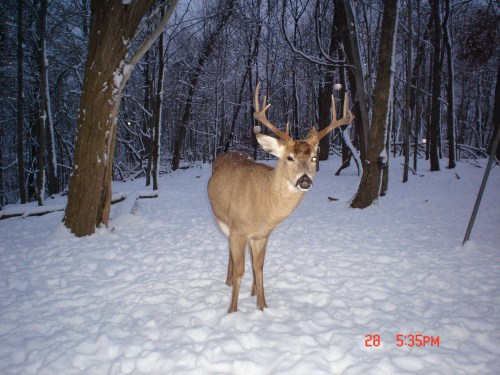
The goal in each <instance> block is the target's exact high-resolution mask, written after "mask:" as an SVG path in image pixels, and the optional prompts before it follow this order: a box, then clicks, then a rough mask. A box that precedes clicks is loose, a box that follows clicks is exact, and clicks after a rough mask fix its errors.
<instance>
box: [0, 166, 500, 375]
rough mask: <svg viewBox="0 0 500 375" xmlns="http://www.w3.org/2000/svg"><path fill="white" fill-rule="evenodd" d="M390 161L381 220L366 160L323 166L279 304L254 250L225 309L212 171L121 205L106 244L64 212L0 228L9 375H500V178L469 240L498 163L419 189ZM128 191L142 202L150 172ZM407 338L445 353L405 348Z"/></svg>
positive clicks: (270, 273)
mask: <svg viewBox="0 0 500 375" xmlns="http://www.w3.org/2000/svg"><path fill="white" fill-rule="evenodd" d="M390 162H391V181H390V185H389V191H388V195H387V196H386V197H384V198H381V199H380V201H379V202H378V204H376V205H374V206H372V207H369V208H367V209H364V210H357V209H351V208H349V205H348V202H349V200H350V199H351V198H352V196H353V195H354V193H355V191H356V188H357V185H358V181H359V180H358V179H359V177H357V171H356V168H354V167H351V168H349V169H347V170H344V171H343V172H342V174H341V175H340V176H339V177H335V176H334V173H335V171H336V170H337V169H338V167H339V166H340V163H341V161H340V159H335V160H332V161H328V162H322V163H321V170H320V171H319V172H318V174H317V176H316V180H315V184H314V187H313V188H312V189H311V191H309V192H308V193H306V194H305V198H304V200H303V202H302V204H301V205H300V206H299V207H298V208H297V210H296V211H295V212H294V213H293V214H292V215H291V216H290V217H289V218H288V219H287V220H286V221H285V222H284V223H282V224H281V226H280V227H278V228H277V229H276V231H275V232H274V233H273V234H272V235H271V238H270V241H269V245H268V250H267V257H266V263H265V266H264V269H265V272H264V274H265V275H264V285H265V288H266V300H267V303H268V306H269V308H268V309H265V310H264V311H263V312H262V311H259V310H257V309H256V306H255V304H256V301H255V297H251V296H250V288H251V283H252V277H251V271H250V269H251V268H250V264H249V259H248V257H247V272H246V273H245V276H244V278H243V282H242V289H241V292H240V299H239V305H238V308H239V310H238V312H236V313H234V314H227V313H226V311H227V308H228V306H229V300H230V294H231V290H230V288H228V287H227V286H226V285H225V284H224V280H225V276H226V270H227V260H228V244H227V240H226V239H225V237H224V236H223V235H222V234H221V233H220V232H219V231H218V229H217V227H216V224H215V222H214V220H213V218H212V214H211V211H210V206H209V203H208V200H207V194H206V184H207V181H208V178H209V176H210V166H208V165H206V166H203V168H201V169H200V168H194V169H190V170H187V171H178V172H175V173H171V174H168V175H166V176H163V177H161V179H160V190H159V191H158V194H159V197H158V198H154V199H139V200H137V201H136V200H135V199H130V200H129V199H127V200H125V201H124V202H122V203H118V204H115V205H113V206H112V212H111V217H112V221H111V224H110V227H109V228H98V230H97V232H96V234H95V235H93V236H90V237H84V238H75V237H74V236H72V235H71V234H70V233H69V232H68V230H67V229H66V228H65V227H64V226H63V224H62V223H61V219H62V216H63V212H54V213H51V214H47V215H45V216H42V217H25V218H18V217H16V218H11V219H6V220H0V373H1V374H3V375H8V374H401V373H405V374H412V373H419V374H423V373H426V374H428V373H432V374H493V373H497V371H498V368H499V366H500V314H499V310H500V293H499V280H500V262H499V260H500V252H499V249H500V246H499V243H500V241H499V237H500V235H499V231H498V222H499V219H500V201H499V199H498V191H499V188H500V171H499V168H498V167H495V168H494V169H493V170H492V173H491V175H490V179H489V181H488V186H487V187H486V191H485V196H484V197H483V200H482V204H481V207H480V210H479V214H478V217H477V219H476V223H475V226H474V229H473V231H472V235H471V241H469V242H467V243H466V246H464V247H462V246H461V242H462V239H463V235H464V232H465V228H466V226H467V223H468V220H469V217H470V213H471V211H472V207H473V205H474V201H475V197H476V194H477V191H478V189H479V185H480V182H481V178H482V175H483V173H484V168H482V169H480V168H477V167H475V166H473V165H472V164H468V163H458V167H457V168H456V169H454V170H448V169H444V170H442V171H440V172H433V173H431V172H427V171H426V172H420V173H419V175H418V176H415V175H411V176H410V180H409V182H408V183H406V184H402V183H400V182H399V181H400V179H401V175H402V165H401V164H402V159H397V160H396V161H394V159H390ZM424 163H425V162H423V161H420V166H419V169H420V170H424V169H426V168H428V166H427V165H426V166H424ZM482 165H483V167H484V166H485V165H486V163H485V162H484V163H482ZM455 173H457V174H458V175H459V176H460V179H458V178H457V177H456V175H455ZM113 188H114V192H115V193H119V192H127V194H128V195H129V196H130V197H137V196H139V195H140V193H139V192H141V191H143V190H144V180H141V179H139V180H135V181H132V182H127V183H114V185H113ZM134 192H136V193H135V194H134ZM329 196H334V197H335V198H338V199H339V200H338V201H336V202H331V201H329V200H328V199H327V197H329ZM61 203H64V198H61V197H58V198H56V199H53V200H49V201H47V202H46V207H47V208H48V207H50V205H51V204H53V205H60V204H61ZM14 208H15V207H10V208H9V209H14ZM399 334H401V335H406V336H408V335H411V334H413V335H417V334H421V335H422V336H421V337H434V338H436V337H439V346H437V345H433V346H431V345H430V344H427V345H426V346H413V347H409V346H402V347H399V346H397V341H396V336H397V335H399ZM367 335H372V336H371V337H370V336H367ZM375 335H380V345H379V346H367V345H370V344H374V343H375V342H376V341H373V340H370V338H373V337H375ZM406 341H407V342H409V340H408V339H407V340H406Z"/></svg>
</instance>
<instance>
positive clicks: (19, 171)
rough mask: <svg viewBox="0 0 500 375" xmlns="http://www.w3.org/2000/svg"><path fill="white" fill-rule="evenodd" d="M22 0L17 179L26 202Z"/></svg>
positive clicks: (19, 15) (19, 11)
mask: <svg viewBox="0 0 500 375" xmlns="http://www.w3.org/2000/svg"><path fill="white" fill-rule="evenodd" d="M23 4H24V3H23V0H18V1H17V181H18V184H19V195H20V197H21V203H26V199H27V193H26V184H25V182H24V93H23V10H24V6H23Z"/></svg>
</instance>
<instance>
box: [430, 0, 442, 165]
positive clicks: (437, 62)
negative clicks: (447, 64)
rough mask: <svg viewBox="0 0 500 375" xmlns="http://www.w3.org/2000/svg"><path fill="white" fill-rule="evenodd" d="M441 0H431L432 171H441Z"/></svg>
mask: <svg viewBox="0 0 500 375" xmlns="http://www.w3.org/2000/svg"><path fill="white" fill-rule="evenodd" d="M439 4H440V0H431V7H432V10H431V12H432V20H433V22H432V45H433V47H434V53H433V64H432V104H431V123H430V124H429V128H430V129H429V133H430V134H429V158H430V162H431V171H439V169H440V168H439V133H440V131H439V130H440V118H441V103H440V101H439V98H440V95H441V14H440V6H439Z"/></svg>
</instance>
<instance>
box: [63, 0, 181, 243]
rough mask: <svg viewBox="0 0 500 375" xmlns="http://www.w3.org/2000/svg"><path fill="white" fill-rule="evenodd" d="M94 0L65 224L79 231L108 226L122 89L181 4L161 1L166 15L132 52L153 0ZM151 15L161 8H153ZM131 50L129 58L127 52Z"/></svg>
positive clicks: (76, 231)
mask: <svg viewBox="0 0 500 375" xmlns="http://www.w3.org/2000/svg"><path fill="white" fill-rule="evenodd" d="M124 3H125V2H122V1H119V0H110V1H100V0H94V1H92V4H91V14H92V17H91V19H92V21H91V26H90V38H89V48H88V53H87V61H86V63H85V72H84V83H83V92H82V96H81V99H80V111H79V116H78V124H77V141H76V148H75V157H74V167H73V173H72V175H71V179H70V184H69V191H68V204H67V206H66V211H65V217H64V223H65V225H66V226H67V227H68V228H69V229H70V230H71V231H72V232H73V233H74V234H75V235H76V236H85V235H90V234H92V233H94V232H95V228H96V226H98V225H100V224H104V225H107V224H108V221H109V209H110V204H111V177H112V166H113V157H114V150H115V140H116V126H117V117H118V110H119V107H120V102H121V96H122V91H123V89H124V87H125V84H126V82H127V80H128V79H129V78H130V75H131V74H132V70H133V68H134V67H135V65H136V64H137V62H138V61H139V59H140V58H141V57H142V56H143V55H144V53H146V51H147V50H148V49H149V48H150V47H151V45H152V44H153V43H154V41H155V40H156V39H157V38H158V37H159V36H160V34H161V32H162V31H163V29H164V28H165V26H166V24H167V22H168V19H169V18H170V16H171V14H172V13H173V10H174V8H175V6H176V4H177V1H176V0H171V1H167V2H164V3H162V5H161V6H162V7H166V11H165V16H164V17H163V18H162V19H161V21H160V23H159V24H158V27H157V28H156V30H155V31H154V32H153V33H152V34H151V35H149V37H147V38H146V39H145V40H144V42H142V43H141V44H140V45H139V47H138V48H137V49H136V50H135V52H133V54H132V51H131V46H132V45H133V43H132V42H133V41H134V39H135V38H136V37H137V36H138V34H137V29H138V26H139V23H140V22H141V20H142V19H143V18H144V16H145V14H147V12H148V10H150V9H151V8H152V7H153V5H154V4H155V0H142V1H133V2H131V3H127V4H124ZM151 14H152V16H155V15H157V14H158V12H157V11H156V12H152V13H151ZM129 53H131V58H130V59H129V60H128V59H127V55H128V54H129Z"/></svg>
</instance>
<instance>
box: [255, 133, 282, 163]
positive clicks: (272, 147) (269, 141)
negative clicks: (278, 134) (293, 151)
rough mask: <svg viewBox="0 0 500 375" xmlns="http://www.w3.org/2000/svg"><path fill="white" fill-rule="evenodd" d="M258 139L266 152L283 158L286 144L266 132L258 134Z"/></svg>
mask: <svg viewBox="0 0 500 375" xmlns="http://www.w3.org/2000/svg"><path fill="white" fill-rule="evenodd" d="M257 141H258V142H259V144H260V147H262V149H263V150H264V151H265V152H269V153H270V154H273V155H274V156H276V157H278V158H281V157H282V156H283V152H284V150H285V145H284V144H283V142H280V141H279V140H277V139H276V138H273V137H270V136H268V135H264V134H257Z"/></svg>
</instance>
